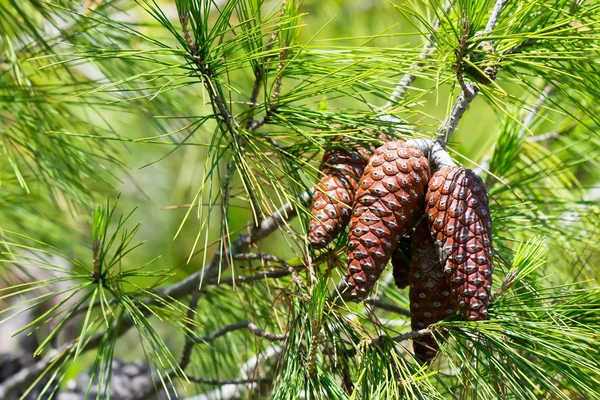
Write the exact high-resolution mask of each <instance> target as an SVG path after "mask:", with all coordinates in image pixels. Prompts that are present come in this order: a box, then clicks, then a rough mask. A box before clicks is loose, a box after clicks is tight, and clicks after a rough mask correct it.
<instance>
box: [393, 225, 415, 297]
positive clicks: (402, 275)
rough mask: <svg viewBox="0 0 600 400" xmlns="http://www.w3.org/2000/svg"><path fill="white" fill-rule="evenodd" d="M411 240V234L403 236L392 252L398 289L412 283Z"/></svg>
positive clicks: (395, 281)
mask: <svg viewBox="0 0 600 400" xmlns="http://www.w3.org/2000/svg"><path fill="white" fill-rule="evenodd" d="M410 241H411V240H410V236H408V235H404V236H402V237H401V238H400V241H399V242H398V246H396V250H394V252H393V253H392V268H393V270H392V272H393V274H394V283H395V284H396V286H397V287H398V289H404V288H405V287H407V286H408V285H409V283H410Z"/></svg>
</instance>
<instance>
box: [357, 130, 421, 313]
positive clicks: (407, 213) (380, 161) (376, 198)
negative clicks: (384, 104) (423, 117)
mask: <svg viewBox="0 0 600 400" xmlns="http://www.w3.org/2000/svg"><path fill="white" fill-rule="evenodd" d="M429 176H430V172H429V161H427V158H425V156H424V155H423V153H422V152H421V151H420V150H419V149H417V148H414V147H410V146H407V145H405V144H404V142H401V141H396V142H390V143H387V144H385V145H383V146H381V147H379V148H378V149H377V150H375V154H374V155H373V157H371V159H370V160H369V164H368V165H367V167H366V168H365V171H364V173H363V176H362V177H361V178H360V185H359V188H358V191H357V193H356V202H355V203H354V209H353V212H352V218H351V220H350V233H349V237H348V271H347V274H348V286H349V288H350V290H351V293H350V295H351V296H352V299H353V300H355V301H360V300H362V299H364V297H365V296H366V295H367V294H368V293H369V291H370V290H371V289H372V288H373V285H374V283H375V282H376V281H377V279H379V276H380V275H381V272H382V271H383V269H384V268H385V266H386V264H387V262H388V261H389V259H390V257H391V256H392V253H393V251H394V250H395V249H396V246H397V244H398V241H399V240H400V238H401V237H402V234H403V233H404V231H405V230H406V228H407V227H408V226H409V225H410V223H411V222H412V221H413V216H414V215H416V214H417V211H418V209H419V207H420V206H421V203H422V201H423V197H424V193H425V186H426V184H427V181H428V180H429Z"/></svg>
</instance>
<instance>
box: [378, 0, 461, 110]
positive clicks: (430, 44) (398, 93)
mask: <svg viewBox="0 0 600 400" xmlns="http://www.w3.org/2000/svg"><path fill="white" fill-rule="evenodd" d="M452 4H454V0H448V1H447V2H446V4H445V5H444V11H443V12H444V13H445V14H447V13H448V12H450V9H451V8H452ZM440 26H441V20H440V19H439V18H437V19H436V20H435V21H433V24H432V25H431V27H432V28H433V30H434V31H437V30H439V29H440ZM436 42H437V41H436V38H435V35H434V34H433V33H430V34H429V35H428V36H427V41H426V42H425V45H423V49H422V50H421V53H420V54H419V59H418V61H417V62H416V63H415V64H414V65H413V66H411V68H410V71H409V72H407V73H405V74H404V75H403V76H402V78H401V79H400V81H399V82H398V84H397V85H396V88H395V89H394V91H393V93H392V95H391V96H390V99H389V100H388V102H387V103H386V105H385V106H384V108H385V109H388V108H389V107H391V106H392V105H393V104H394V103H397V102H398V101H399V100H401V99H402V98H404V96H405V95H406V91H407V89H408V88H409V87H410V86H411V85H412V84H413V83H414V82H415V80H416V79H417V76H416V75H415V73H416V72H419V71H421V70H422V69H423V67H424V66H425V60H427V58H429V57H430V56H431V55H432V54H433V52H434V51H435V45H436Z"/></svg>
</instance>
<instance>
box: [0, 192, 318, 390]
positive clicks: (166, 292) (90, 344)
mask: <svg viewBox="0 0 600 400" xmlns="http://www.w3.org/2000/svg"><path fill="white" fill-rule="evenodd" d="M308 198H309V197H308V193H307V192H305V193H303V194H302V195H301V196H300V198H299V199H298V200H299V201H300V202H306V201H308ZM296 215H297V211H296V208H295V206H294V204H293V203H286V204H285V205H284V206H283V207H281V208H280V209H279V210H277V211H276V212H275V213H273V214H272V215H271V216H269V217H268V218H266V219H264V220H263V221H262V222H261V224H260V227H259V229H258V230H253V231H252V232H250V233H247V234H244V235H240V236H239V237H238V238H237V239H236V241H235V242H234V243H233V244H232V246H231V248H230V251H231V254H233V255H235V254H238V253H241V252H243V251H245V250H246V249H248V248H249V247H250V245H251V244H252V243H255V242H256V241H257V240H260V239H262V238H264V237H266V236H268V235H270V234H271V233H273V232H275V230H277V228H279V227H280V226H281V225H283V224H285V222H286V221H289V220H290V219H292V218H294V217H295V216H296ZM217 258H218V257H215V258H213V260H212V261H211V263H210V264H209V265H207V266H206V267H205V268H204V269H203V270H201V271H198V272H196V273H194V274H193V275H190V276H189V277H188V278H186V279H184V280H182V281H180V282H178V283H176V284H173V285H171V286H169V287H167V288H165V289H163V290H161V291H159V292H158V293H157V295H158V296H160V298H162V299H165V298H169V297H172V298H176V299H178V298H182V297H185V296H187V295H188V294H190V293H193V292H194V290H195V289H196V288H197V287H198V286H199V285H200V281H201V280H202V279H206V282H207V284H208V283H210V284H213V285H214V284H216V283H217V282H218V279H217V278H218V277H217V276H216V273H215V271H218V263H219V262H220V261H221V260H220V259H217ZM298 268H300V267H298ZM302 268H303V267H302ZM289 274H290V272H289V271H287V270H282V271H273V272H264V273H262V274H259V275H256V276H253V277H239V278H237V279H236V280H235V282H236V283H238V282H242V283H250V282H254V281H257V280H260V279H265V278H278V277H282V276H287V275H289ZM233 282H234V281H233V279H229V280H227V279H222V280H221V281H220V283H221V284H228V283H229V284H233ZM156 304H157V300H156V299H150V300H148V301H147V302H146V305H145V306H142V305H140V308H141V309H142V313H143V314H144V315H145V316H148V315H149V314H150V312H149V311H148V306H149V305H156ZM132 327H133V321H132V320H131V319H125V320H123V321H122V322H121V324H120V325H119V327H118V328H114V329H118V332H117V335H119V336H120V335H123V334H124V333H125V332H127V331H128V330H129V329H131V328H132ZM103 338H104V335H103V334H102V333H98V334H96V335H94V336H92V337H91V338H90V340H89V341H87V342H86V343H85V344H84V345H83V346H82V349H81V350H82V351H89V350H92V349H95V348H97V347H98V346H100V344H101V343H102V340H103ZM77 342H78V340H77V339H76V340H74V341H73V342H71V343H68V344H66V345H64V346H62V347H61V348H59V349H56V350H52V351H51V352H49V353H48V354H47V355H46V356H45V357H44V358H43V359H41V360H40V361H38V362H37V363H36V364H34V365H32V366H31V367H29V368H25V369H23V370H21V371H20V372H19V373H18V374H16V375H13V376H11V377H10V378H9V379H7V380H5V381H4V382H3V383H2V384H0V399H4V398H10V396H12V395H14V394H15V393H17V392H18V391H19V390H22V389H24V388H27V387H28V386H30V385H31V384H32V383H33V382H34V381H35V380H36V379H37V378H38V377H39V376H40V374H42V373H43V372H48V368H53V367H55V366H56V367H57V366H58V365H59V364H60V363H59V362H58V361H59V360H60V358H62V357H64V356H65V355H67V354H69V352H70V350H71V349H72V348H73V347H74V346H76V345H77Z"/></svg>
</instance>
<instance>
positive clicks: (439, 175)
mask: <svg viewBox="0 0 600 400" xmlns="http://www.w3.org/2000/svg"><path fill="white" fill-rule="evenodd" d="M425 200H426V212H427V216H428V218H429V229H430V231H431V234H432V236H433V239H434V242H435V245H436V247H437V249H438V255H439V257H440V259H441V261H442V263H443V264H444V271H445V273H446V279H447V280H448V283H449V284H450V286H451V287H452V291H453V292H455V293H456V296H457V299H458V305H459V307H460V310H461V313H462V315H463V318H464V319H466V320H479V319H485V318H486V317H487V312H488V311H487V308H488V304H489V299H490V294H491V290H492V271H493V268H492V257H493V249H492V219H491V217H490V209H489V206H488V198H487V195H486V189H485V185H484V184H483V182H482V180H481V179H480V178H479V177H478V176H477V175H476V174H475V173H474V172H473V171H471V170H469V169H465V168H462V167H447V168H442V169H441V170H439V171H438V172H436V173H435V174H434V175H433V177H432V178H431V180H430V181H429V188H428V191H427V196H426V199H425Z"/></svg>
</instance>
